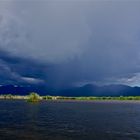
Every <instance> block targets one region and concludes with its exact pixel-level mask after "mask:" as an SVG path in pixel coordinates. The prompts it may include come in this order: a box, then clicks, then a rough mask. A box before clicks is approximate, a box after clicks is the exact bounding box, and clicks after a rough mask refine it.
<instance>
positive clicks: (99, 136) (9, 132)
mask: <svg viewBox="0 0 140 140" xmlns="http://www.w3.org/2000/svg"><path fill="white" fill-rule="evenodd" d="M15 139H20V140H44V139H46V140H62V139H63V140H140V102H136V101H42V102H40V103H34V104H33V103H28V102H26V101H19V100H0V140H15Z"/></svg>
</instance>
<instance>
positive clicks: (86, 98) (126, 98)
mask: <svg viewBox="0 0 140 140" xmlns="http://www.w3.org/2000/svg"><path fill="white" fill-rule="evenodd" d="M42 98H43V99H45V100H140V96H118V97H113V96H103V97H95V96H89V97H65V96H43V97H42Z"/></svg>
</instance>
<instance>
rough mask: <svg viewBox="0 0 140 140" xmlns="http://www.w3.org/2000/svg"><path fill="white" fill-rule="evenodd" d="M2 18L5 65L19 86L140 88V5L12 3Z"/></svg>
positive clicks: (78, 0) (0, 41)
mask: <svg viewBox="0 0 140 140" xmlns="http://www.w3.org/2000/svg"><path fill="white" fill-rule="evenodd" d="M0 15H1V16H0V17H1V18H0V45H1V47H0V48H1V50H2V51H4V53H3V54H2V53H1V54H2V55H1V60H2V61H4V62H5V63H4V64H5V65H6V66H4V65H3V67H9V68H10V70H11V69H12V71H13V72H14V74H15V75H18V76H15V77H14V78H15V79H16V81H24V82H25V83H26V82H27V81H28V82H34V83H40V82H45V83H46V82H47V84H48V85H51V86H52V85H53V86H57V87H61V86H64V85H73V84H79V83H80V84H81V83H97V84H108V83H124V84H130V85H135V84H136V85H139V82H140V80H139V72H140V26H139V25H140V16H139V15H140V2H139V1H118V2H117V1H113V0H112V1H92V0H89V1H88V0H87V1H82V0H76V1H70V0H65V1H62V0H58V1H56V0H51V1H47V0H46V1H28V2H27V1H16V0H13V1H6V2H1V5H0ZM7 53H8V55H6V54H7ZM1 64H2V62H1ZM3 71H6V70H3ZM1 73H2V72H1ZM9 77H10V76H9ZM14 78H13V79H14ZM11 79H12V78H11Z"/></svg>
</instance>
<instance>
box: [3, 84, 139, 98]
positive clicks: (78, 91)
mask: <svg viewBox="0 0 140 140" xmlns="http://www.w3.org/2000/svg"><path fill="white" fill-rule="evenodd" d="M29 92H37V93H39V94H40V95H60V96H140V87H130V86H126V85H106V86H96V85H91V84H87V85H85V86H81V87H70V88H67V89H61V90H56V89H53V88H48V87H46V86H33V85H31V86H15V85H5V86H0V94H14V95H26V94H28V93H29Z"/></svg>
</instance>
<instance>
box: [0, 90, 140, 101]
mask: <svg viewBox="0 0 140 140" xmlns="http://www.w3.org/2000/svg"><path fill="white" fill-rule="evenodd" d="M0 99H11V100H13V99H19V100H27V101H28V102H39V101H40V100H78V101H80V100H81V101H82V100H87V101H88V100H91V101H98V100H99V101H104V100H106V101H108V100H140V96H118V97H113V96H102V97H97V96H96V97H95V96H88V97H66V96H49V95H47V96H40V95H39V94H37V93H34V92H32V93H29V95H27V96H20V95H12V94H6V95H0Z"/></svg>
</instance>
